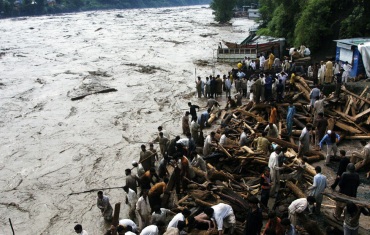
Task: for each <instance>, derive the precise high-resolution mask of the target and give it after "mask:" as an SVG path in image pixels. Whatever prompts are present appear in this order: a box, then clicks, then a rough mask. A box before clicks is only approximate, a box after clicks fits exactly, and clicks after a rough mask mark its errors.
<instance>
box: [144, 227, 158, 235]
mask: <svg viewBox="0 0 370 235" xmlns="http://www.w3.org/2000/svg"><path fill="white" fill-rule="evenodd" d="M140 235H159V229H158V226H157V225H149V226H146V227H145V228H144V229H143V230H142V231H141V233H140Z"/></svg>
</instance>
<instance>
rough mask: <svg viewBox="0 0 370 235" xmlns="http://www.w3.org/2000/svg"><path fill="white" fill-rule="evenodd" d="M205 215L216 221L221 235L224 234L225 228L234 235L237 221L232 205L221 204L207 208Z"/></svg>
mask: <svg viewBox="0 0 370 235" xmlns="http://www.w3.org/2000/svg"><path fill="white" fill-rule="evenodd" d="M204 213H205V214H206V215H207V216H208V217H209V218H211V219H214V220H215V221H216V224H217V230H218V234H219V235H222V234H224V233H223V228H224V227H225V228H229V234H233V233H234V230H235V223H236V220H235V215H234V211H233V208H232V207H231V206H230V205H227V204H224V203H219V204H217V205H215V206H212V207H206V208H205V209H204Z"/></svg>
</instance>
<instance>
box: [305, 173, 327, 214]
mask: <svg viewBox="0 0 370 235" xmlns="http://www.w3.org/2000/svg"><path fill="white" fill-rule="evenodd" d="M315 171H316V175H315V176H314V177H313V185H312V186H311V187H309V188H308V189H309V190H311V192H310V196H314V197H315V199H316V208H315V213H316V214H320V209H321V203H322V199H323V195H322V192H324V190H325V188H326V186H327V180H326V176H325V175H323V174H321V167H320V166H317V167H315Z"/></svg>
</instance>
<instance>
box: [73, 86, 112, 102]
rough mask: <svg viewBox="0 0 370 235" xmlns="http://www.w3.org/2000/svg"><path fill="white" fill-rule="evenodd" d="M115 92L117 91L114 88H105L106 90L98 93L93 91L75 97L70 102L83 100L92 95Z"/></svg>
mask: <svg viewBox="0 0 370 235" xmlns="http://www.w3.org/2000/svg"><path fill="white" fill-rule="evenodd" d="M115 91H117V89H115V88H107V89H104V90H100V91H93V92H90V93H86V94H84V95H80V96H76V97H72V98H71V100H72V101H75V100H81V99H83V98H85V97H86V96H89V95H93V94H98V93H108V92H115Z"/></svg>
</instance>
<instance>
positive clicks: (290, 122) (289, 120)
mask: <svg viewBox="0 0 370 235" xmlns="http://www.w3.org/2000/svg"><path fill="white" fill-rule="evenodd" d="M294 115H295V106H294V105H293V103H290V104H289V107H288V114H287V115H286V129H287V134H288V136H290V135H291V134H292V129H293V118H294Z"/></svg>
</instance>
